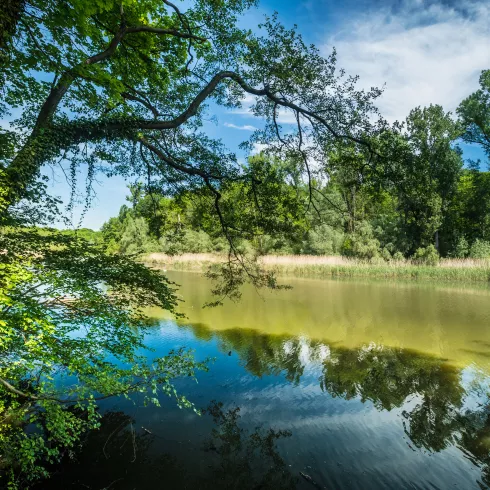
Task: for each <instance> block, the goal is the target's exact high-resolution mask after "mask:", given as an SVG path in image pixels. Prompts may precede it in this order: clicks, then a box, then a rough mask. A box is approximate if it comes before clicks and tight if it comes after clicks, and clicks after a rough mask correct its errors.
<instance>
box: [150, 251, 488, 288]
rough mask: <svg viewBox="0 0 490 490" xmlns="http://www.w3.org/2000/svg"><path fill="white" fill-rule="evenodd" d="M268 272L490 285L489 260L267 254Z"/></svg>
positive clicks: (190, 259) (158, 259)
mask: <svg viewBox="0 0 490 490" xmlns="http://www.w3.org/2000/svg"><path fill="white" fill-rule="evenodd" d="M143 260H144V261H145V262H147V263H149V264H151V265H152V266H154V267H157V268H161V269H164V270H167V269H169V270H172V269H174V270H188V271H195V272H203V271H205V270H206V269H207V267H208V266H209V265H211V264H215V263H219V262H223V261H225V260H226V256H224V255H220V254H210V253H201V254H182V255H175V256H169V255H166V254H163V253H152V254H149V255H147V256H146V257H144V259H143ZM259 260H260V262H261V264H262V265H263V267H264V268H265V269H269V270H274V271H275V272H276V273H277V274H278V275H286V276H296V277H316V278H328V277H341V276H344V277H356V276H359V277H379V278H393V279H394V278H400V279H403V278H405V279H416V280H418V279H430V280H435V281H438V280H440V281H454V282H475V281H477V282H489V281H490V260H484V259H443V260H441V262H440V264H439V265H437V266H428V265H420V264H415V263H413V262H411V261H409V260H401V261H390V262H385V261H383V260H381V259H379V260H377V261H367V260H359V259H353V258H347V257H340V256H318V255H266V256H263V257H260V259H259Z"/></svg>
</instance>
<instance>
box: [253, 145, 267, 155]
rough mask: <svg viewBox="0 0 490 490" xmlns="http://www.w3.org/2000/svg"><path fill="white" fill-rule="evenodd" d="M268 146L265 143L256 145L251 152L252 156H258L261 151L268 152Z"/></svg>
mask: <svg viewBox="0 0 490 490" xmlns="http://www.w3.org/2000/svg"><path fill="white" fill-rule="evenodd" d="M266 149H267V145H264V144H263V143H254V144H253V146H252V150H251V151H250V154H251V155H258V154H259V153H260V152H261V151H263V150H266Z"/></svg>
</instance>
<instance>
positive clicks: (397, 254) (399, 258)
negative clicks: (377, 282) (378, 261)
mask: <svg viewBox="0 0 490 490" xmlns="http://www.w3.org/2000/svg"><path fill="white" fill-rule="evenodd" d="M392 260H394V261H396V262H401V261H404V260H405V256H404V255H403V254H402V253H401V252H400V251H399V250H397V251H396V252H395V253H394V254H393V256H392Z"/></svg>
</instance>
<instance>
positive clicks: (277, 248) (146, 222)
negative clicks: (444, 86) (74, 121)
mask: <svg viewBox="0 0 490 490" xmlns="http://www.w3.org/2000/svg"><path fill="white" fill-rule="evenodd" d="M489 74H490V72H489V71H486V72H483V74H482V76H481V79H480V83H481V89H480V90H479V91H477V92H476V93H475V94H472V95H471V96H470V97H468V98H467V99H466V100H464V101H463V102H462V103H461V105H460V106H459V108H458V110H457V114H458V116H459V117H458V118H457V119H455V118H453V117H452V116H451V114H450V113H445V112H444V110H443V109H442V107H440V106H437V105H431V106H429V107H427V108H424V109H421V108H416V109H414V110H412V111H411V112H410V114H409V116H408V117H407V119H406V120H405V121H404V122H403V123H402V124H399V125H395V128H396V129H392V130H390V131H389V132H387V133H386V134H384V135H383V134H382V135H381V136H380V140H381V147H382V148H383V151H385V152H387V153H391V158H382V159H379V160H378V161H377V162H376V163H375V164H371V162H369V161H368V160H367V157H366V155H365V154H361V153H359V152H357V151H356V149H355V147H354V146H353V145H349V144H345V143H341V144H336V145H335V146H334V147H332V149H331V151H330V154H329V157H328V161H327V162H317V166H318V167H324V168H325V171H324V172H323V174H317V175H322V177H318V176H317V180H316V181H315V182H314V185H313V191H312V188H311V187H309V186H308V184H306V183H304V182H302V181H301V179H300V178H299V176H298V178H295V176H294V174H293V175H292V176H291V169H292V168H294V165H295V162H294V161H288V159H278V158H277V157H273V156H270V155H268V154H267V152H262V153H261V154H259V155H255V156H252V157H250V158H249V159H248V162H247V163H246V164H245V165H243V168H242V172H243V173H246V172H247V171H249V170H250V168H252V169H253V171H254V172H255V173H256V174H258V175H261V176H262V179H263V180H264V181H267V185H266V187H267V186H268V187H271V188H272V192H271V195H269V196H265V195H263V194H262V195H260V196H259V195H258V194H257V189H255V188H254V186H253V185H250V183H248V182H243V181H240V180H237V181H236V182H233V183H232V184H229V185H227V186H223V187H222V188H221V189H220V192H221V198H220V199H221V201H222V202H223V203H226V205H227V206H224V210H225V212H226V209H227V208H234V210H233V217H234V220H235V215H236V214H239V215H241V216H242V218H241V219H243V220H245V221H247V220H250V219H251V218H252V217H251V216H250V215H252V214H255V216H254V217H253V218H255V222H258V221H261V223H260V226H257V227H256V229H255V233H254V230H252V231H250V227H248V229H249V231H248V233H247V234H243V233H240V238H239V239H238V240H237V242H238V244H237V247H239V248H240V249H241V251H245V252H255V253H257V254H260V255H263V254H312V255H344V256H350V257H356V258H360V259H366V260H374V261H376V260H387V261H388V260H402V259H406V258H412V259H415V260H417V261H420V262H424V263H427V264H431V263H436V262H437V260H438V258H439V256H442V257H454V258H465V257H472V258H487V257H490V226H489V225H490V172H489V171H488V169H487V168H484V164H482V162H481V161H480V160H478V161H471V160H467V161H466V162H464V161H463V157H462V151H461V149H460V147H459V146H458V144H459V143H461V142H462V141H466V142H469V143H474V144H478V143H479V144H480V145H482V147H483V149H484V150H487V151H488V141H487V139H486V138H487V136H486V133H485V132H484V131H480V132H477V131H476V129H475V128H476V127H477V123H479V122H480V123H481V125H483V122H482V121H481V114H485V108H486V106H485V103H488V85H489V84H488V82H489ZM487 117H488V116H487ZM483 129H485V128H483ZM487 131H488V129H487ZM261 184H264V182H263V181H262V182H261ZM129 191H130V196H129V197H128V201H129V203H128V204H127V205H123V206H122V207H121V209H120V212H119V215H118V216H117V217H114V218H111V219H110V220H109V221H108V222H106V223H105V224H104V225H103V226H102V229H101V234H100V235H99V236H98V237H95V235H94V238H97V239H102V240H103V241H104V242H105V243H106V245H107V247H108V249H109V250H110V251H111V252H121V253H124V254H135V253H149V252H163V253H167V254H180V253H201V252H226V251H228V248H229V243H228V240H227V237H226V236H224V234H223V229H222V227H221V225H220V222H219V221H217V220H216V219H213V217H214V216H215V213H216V210H215V207H214V202H213V199H212V197H213V196H212V192H211V191H210V190H209V189H208V188H207V187H206V186H205V185H204V184H203V185H202V186H201V187H198V188H195V189H192V190H189V189H179V188H174V189H172V188H170V187H168V188H167V189H166V190H165V192H163V193H162V191H161V190H160V189H155V188H151V187H148V186H146V185H145V184H144V183H139V184H135V185H131V186H129ZM312 192H314V194H315V195H314V196H311V193H312ZM274 196H281V199H282V201H281V206H280V209H278V208H277V206H276V204H277V203H275V202H270V201H271V200H272V201H273V200H275V199H277V198H275V197H274ZM284 198H285V199H284ZM312 198H314V199H312ZM260 213H269V214H270V215H269V216H267V217H262V218H261V217H258V216H257V215H260ZM230 214H231V212H230ZM223 218H224V219H225V220H226V216H224V217H223ZM278 220H280V221H281V223H280V226H277V224H278V223H277V221H278ZM267 221H271V222H273V221H274V226H272V223H268V222H267ZM247 224H248V223H247ZM268 226H270V229H273V230H274V232H273V233H267V228H268ZM236 228H237V229H236V231H237V234H239V232H240V230H239V229H238V228H239V226H237V227H236Z"/></svg>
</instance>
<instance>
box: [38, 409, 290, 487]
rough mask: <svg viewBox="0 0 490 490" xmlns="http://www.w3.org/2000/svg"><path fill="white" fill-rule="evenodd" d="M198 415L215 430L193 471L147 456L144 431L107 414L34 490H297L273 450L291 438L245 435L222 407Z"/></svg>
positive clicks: (170, 459) (149, 437)
mask: <svg viewBox="0 0 490 490" xmlns="http://www.w3.org/2000/svg"><path fill="white" fill-rule="evenodd" d="M203 415H204V416H206V415H209V416H210V417H211V418H212V420H213V424H214V426H213V429H212V431H211V433H210V436H209V438H208V439H207V440H206V442H205V444H204V446H203V447H202V448H201V455H200V454H198V453H194V454H192V455H189V456H190V458H189V460H188V461H187V463H189V462H190V463H191V464H195V467H194V471H192V470H191V471H189V467H188V466H186V465H185V464H184V463H185V462H184V461H180V460H179V459H178V458H176V457H175V456H174V455H171V454H168V453H163V454H161V455H159V456H154V455H152V451H151V446H152V444H153V443H154V440H155V436H154V435H153V434H152V433H151V432H150V431H148V429H144V428H143V430H137V428H136V427H135V420H134V419H133V418H132V417H131V416H129V415H127V414H125V413H123V412H117V411H110V412H107V413H105V414H104V415H103V417H102V419H101V429H100V430H99V431H95V432H91V433H89V434H87V437H86V440H85V441H84V443H83V446H82V448H81V451H80V452H79V454H76V455H71V456H68V455H67V457H66V458H65V461H64V463H63V465H62V466H61V467H58V468H55V472H54V475H53V477H52V478H51V479H50V480H47V481H44V482H42V483H41V485H40V486H39V487H38V488H43V489H48V488H49V489H60V490H61V489H66V488H80V489H81V488H90V489H97V490H99V489H107V490H108V489H136V488H141V489H150V488H182V489H184V488H192V489H209V490H211V489H223V490H225V489H232V488H236V489H245V490H247V489H250V490H259V489H260V490H275V489H279V488H280V489H284V490H293V489H295V488H296V483H297V481H298V478H297V477H294V476H293V475H292V474H291V472H290V471H289V468H288V467H287V465H286V463H285V462H284V460H283V458H282V457H281V456H280V454H279V452H278V449H277V446H276V443H277V441H278V440H279V439H281V438H284V437H290V436H291V432H289V431H281V430H279V431H277V430H274V429H272V428H268V429H264V428H260V427H258V428H256V429H255V430H253V431H248V430H246V429H244V428H242V427H241V426H240V408H239V407H235V408H231V409H228V410H223V404H222V403H219V402H216V401H213V402H211V404H210V405H209V406H208V408H207V409H205V410H203ZM203 455H207V458H205V462H206V463H207V464H206V465H205V466H206V470H205V471H199V466H202V465H200V464H199V463H202V461H200V459H201V457H202V456H203ZM162 485H164V486H162Z"/></svg>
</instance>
